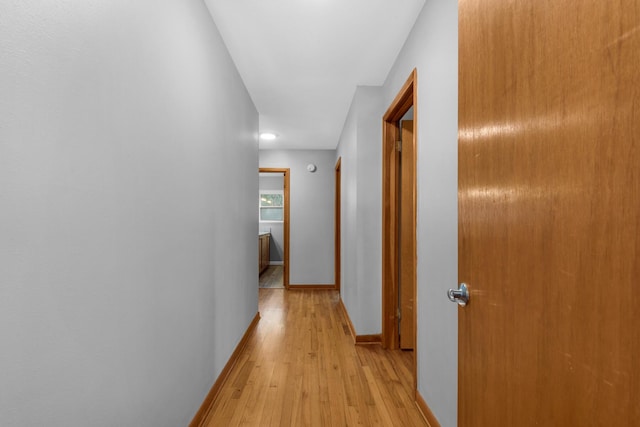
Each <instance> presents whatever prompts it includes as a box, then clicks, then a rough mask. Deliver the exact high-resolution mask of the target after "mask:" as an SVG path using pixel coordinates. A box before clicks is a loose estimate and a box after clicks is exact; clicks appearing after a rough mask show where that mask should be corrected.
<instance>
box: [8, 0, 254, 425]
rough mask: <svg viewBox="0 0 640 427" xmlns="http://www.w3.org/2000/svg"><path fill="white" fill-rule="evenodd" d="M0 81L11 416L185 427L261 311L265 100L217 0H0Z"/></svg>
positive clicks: (47, 421)
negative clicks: (258, 96)
mask: <svg viewBox="0 0 640 427" xmlns="http://www.w3.org/2000/svg"><path fill="white" fill-rule="evenodd" d="M0 93H1V94H2V96H0V284H1V285H0V337H1V341H2V350H1V351H0V384H1V385H0V425H2V426H35V425H48V426H154V427H155V426H167V427H169V426H171V427H175V426H184V425H187V424H188V422H189V421H190V420H191V418H192V417H193V415H194V414H195V412H196V411H197V409H198V407H199V405H200V404H201V403H202V401H203V399H204V397H205V395H206V394H207V392H208V390H209V389H210V387H211V385H212V384H213V382H214V380H215V379H216V378H217V376H218V374H219V373H220V371H221V370H222V368H223V366H224V364H225V363H226V362H227V360H228V359H229V356H230V355H231V353H232V351H233V349H234V348H235V346H236V344H237V343H238V342H239V340H240V338H241V336H242V334H243V333H244V331H245V330H246V328H247V327H248V325H249V323H250V321H251V319H252V318H253V317H254V315H255V314H256V311H257V308H258V306H257V274H256V270H257V266H256V259H257V256H258V255H257V245H256V232H257V229H258V225H257V219H256V199H255V194H256V193H257V191H258V188H257V184H258V175H257V169H258V153H257V130H258V115H257V112H256V110H255V108H254V106H253V103H252V102H251V99H250V97H249V95H248V93H247V91H246V90H245V87H244V85H243V83H242V81H241V79H240V77H239V75H238V73H237V71H236V69H235V67H234V65H233V62H232V61H231V58H230V57H229V55H228V53H227V51H226V48H225V46H224V44H223V42H222V39H221V37H220V35H219V33H218V31H217V29H216V28H215V26H214V24H213V22H212V20H211V17H210V15H209V13H208V10H207V9H206V7H205V5H204V3H203V2H202V1H200V0H167V1H162V2H157V1H151V0H139V1H135V2H131V1H125V0H111V1H108V2H105V1H102V2H98V1H83V2H77V1H73V2H72V1H69V0H50V1H46V2H42V1H34V0H22V1H5V2H2V3H0ZM229 177H233V179H229ZM221 202H224V203H223V204H221ZM229 242H233V244H229Z"/></svg>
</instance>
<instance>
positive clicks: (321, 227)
mask: <svg viewBox="0 0 640 427" xmlns="http://www.w3.org/2000/svg"><path fill="white" fill-rule="evenodd" d="M309 163H313V164H315V165H316V166H317V167H318V170H317V171H316V172H315V173H309V172H308V171H307V165H308V164H309ZM260 167H264V168H268V167H274V168H290V169H291V177H290V185H291V189H290V197H291V200H290V203H291V206H290V215H291V221H290V224H289V226H290V236H289V244H290V247H289V263H290V266H289V274H290V277H289V282H290V283H291V284H300V285H314V284H333V283H334V280H333V274H334V271H333V254H334V235H333V222H334V218H333V216H334V210H333V206H334V191H335V172H334V170H335V169H334V168H335V150H260Z"/></svg>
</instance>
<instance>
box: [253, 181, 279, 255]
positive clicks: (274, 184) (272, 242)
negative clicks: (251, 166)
mask: <svg viewBox="0 0 640 427" xmlns="http://www.w3.org/2000/svg"><path fill="white" fill-rule="evenodd" d="M260 175H261V176H260V180H259V183H258V187H259V189H260V191H262V190H277V191H284V177H283V176H282V174H267V176H262V174H260ZM271 175H273V176H271ZM259 228H260V231H269V232H270V233H271V237H270V238H269V260H270V261H274V262H282V261H283V260H284V222H260V224H259Z"/></svg>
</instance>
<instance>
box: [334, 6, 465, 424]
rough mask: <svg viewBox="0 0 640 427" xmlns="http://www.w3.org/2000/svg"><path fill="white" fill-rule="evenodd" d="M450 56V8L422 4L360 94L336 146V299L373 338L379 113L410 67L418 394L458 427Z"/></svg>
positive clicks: (454, 38)
mask: <svg viewBox="0 0 640 427" xmlns="http://www.w3.org/2000/svg"><path fill="white" fill-rule="evenodd" d="M457 57H458V9H457V3H456V2H452V1H448V0H434V1H427V2H426V3H425V6H424V8H423V9H422V12H421V13H420V15H419V17H418V19H417V21H416V24H415V26H414V28H413V29H412V31H411V33H410V35H409V38H408V39H407V41H406V43H405V45H404V47H403V48H402V50H401V52H400V54H399V55H398V58H397V59H396V62H395V64H394V65H393V67H392V69H391V71H390V73H389V75H388V77H387V79H386V81H385V83H384V86H383V87H382V88H381V91H382V99H381V100H380V99H379V98H377V97H376V90H377V89H376V88H358V89H357V91H356V94H355V96H354V100H353V104H352V106H351V110H350V112H349V116H348V117H347V120H346V123H345V127H344V130H343V132H342V136H341V139H340V143H339V145H338V149H337V155H338V156H342V165H343V166H342V179H343V182H342V194H343V201H342V205H343V206H342V214H343V215H342V227H343V228H342V244H343V247H342V250H343V252H342V272H343V276H342V297H343V300H344V302H345V306H346V307H347V310H348V311H349V315H350V317H351V319H352V320H353V323H354V327H355V328H356V332H357V333H358V334H369V333H379V332H380V331H381V320H380V316H381V309H380V304H379V295H380V289H381V277H380V270H379V265H380V260H381V255H380V239H381V225H379V224H380V215H381V205H380V202H379V201H377V200H374V198H375V197H378V198H379V196H380V194H381V187H380V185H381V160H380V159H381V157H380V156H381V147H382V142H381V141H382V136H381V135H380V133H381V131H380V129H381V126H382V114H383V113H384V111H385V110H386V109H387V108H388V106H389V105H390V104H391V102H392V101H393V99H394V97H395V96H396V95H397V93H398V92H399V90H400V88H401V87H402V85H403V84H404V82H405V81H406V79H407V77H408V76H409V74H410V73H411V71H412V70H413V69H414V68H417V70H418V106H417V120H418V284H417V285H418V286H417V304H418V313H417V316H418V319H417V322H418V342H417V352H418V353H417V354H418V390H419V392H420V394H421V395H422V396H423V397H424V398H425V400H426V402H427V404H428V405H429V407H430V408H431V409H432V410H433V412H434V414H435V416H436V417H437V418H438V420H439V421H440V423H441V424H442V425H443V426H444V427H449V426H455V425H456V424H457V352H458V348H457V340H458V338H457V331H458V318H457V306H456V305H454V304H452V303H450V302H449V301H448V300H447V298H446V296H445V292H446V290H447V289H449V288H451V287H456V286H457V265H458V249H457V243H458V240H457V239H458V237H457V232H458V228H457V221H458V218H457V207H458V205H457V131H458V123H457V114H458V110H457V109H458V79H457V75H458V62H457ZM374 141H375V142H374ZM345 239H346V240H345ZM354 251H355V253H354ZM374 273H375V274H374ZM376 293H377V295H378V296H377V297H376Z"/></svg>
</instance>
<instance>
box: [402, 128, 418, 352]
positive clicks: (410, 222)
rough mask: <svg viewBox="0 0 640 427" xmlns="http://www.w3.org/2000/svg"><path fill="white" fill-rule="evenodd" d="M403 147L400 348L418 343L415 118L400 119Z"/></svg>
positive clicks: (406, 348)
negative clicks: (416, 336) (416, 310)
mask: <svg viewBox="0 0 640 427" xmlns="http://www.w3.org/2000/svg"><path fill="white" fill-rule="evenodd" d="M400 133H401V141H402V142H401V144H402V145H401V146H402V148H401V150H400V156H399V157H400V171H399V172H400V179H399V180H398V182H399V187H400V188H399V191H398V194H400V197H399V206H398V212H399V214H398V217H399V218H400V222H399V224H398V240H399V250H400V254H399V255H400V256H399V271H398V275H399V280H398V282H399V286H398V290H399V298H398V300H399V301H400V326H399V332H400V348H401V349H403V350H413V348H414V346H415V335H416V331H415V320H414V317H415V312H414V309H413V307H414V303H415V283H416V274H415V273H416V270H415V267H414V266H415V257H416V247H415V242H416V239H415V232H416V215H415V212H416V209H415V203H416V197H415V168H416V157H415V147H414V138H413V120H403V121H401V122H400Z"/></svg>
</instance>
